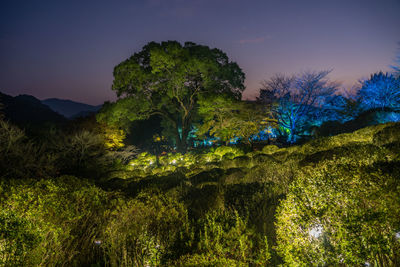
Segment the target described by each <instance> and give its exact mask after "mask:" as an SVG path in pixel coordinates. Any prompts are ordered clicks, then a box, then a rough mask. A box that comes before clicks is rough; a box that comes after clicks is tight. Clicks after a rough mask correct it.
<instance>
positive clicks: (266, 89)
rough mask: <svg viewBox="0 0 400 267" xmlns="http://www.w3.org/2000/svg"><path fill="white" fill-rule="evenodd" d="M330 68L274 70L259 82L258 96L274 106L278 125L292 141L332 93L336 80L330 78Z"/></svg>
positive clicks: (270, 105)
mask: <svg viewBox="0 0 400 267" xmlns="http://www.w3.org/2000/svg"><path fill="white" fill-rule="evenodd" d="M329 72H330V71H318V72H310V71H309V72H304V73H301V74H299V75H293V76H286V75H283V74H276V75H275V76H273V77H271V78H270V79H269V80H266V81H264V82H262V88H261V89H260V97H259V100H260V101H261V102H264V103H266V105H268V106H269V107H270V108H271V109H273V110H274V114H275V116H276V119H277V120H278V124H279V125H280V126H281V128H282V129H283V130H284V131H285V132H286V133H287V135H288V141H289V142H291V143H293V142H295V141H296V136H297V135H298V133H299V132H300V131H301V129H302V127H303V126H304V125H306V124H307V123H309V118H310V115H312V113H313V112H315V110H316V109H317V108H321V107H322V105H323V104H324V103H325V102H326V99H327V98H328V97H330V96H332V95H333V94H334V92H335V91H336V89H337V84H335V83H331V82H329V80H328V78H327V75H328V74H329Z"/></svg>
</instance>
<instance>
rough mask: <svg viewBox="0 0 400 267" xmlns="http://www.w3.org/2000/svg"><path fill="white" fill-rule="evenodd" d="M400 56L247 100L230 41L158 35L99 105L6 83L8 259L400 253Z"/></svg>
mask: <svg viewBox="0 0 400 267" xmlns="http://www.w3.org/2000/svg"><path fill="white" fill-rule="evenodd" d="M398 66H400V58H399V60H398V61H396V64H395V66H394V67H393V71H392V72H391V73H383V72H377V73H374V74H371V75H370V78H369V79H365V80H362V81H360V86H359V88H358V89H357V90H355V91H354V92H346V91H344V90H343V89H342V88H341V87H340V85H339V84H338V83H336V82H332V81H330V80H329V79H328V76H329V73H330V71H329V70H323V71H307V72H300V73H296V74H293V75H285V74H276V75H274V76H272V77H271V78H269V79H267V80H265V81H263V82H262V83H261V87H260V91H259V96H258V98H257V99H256V100H253V101H244V100H242V92H243V90H244V89H245V87H244V79H245V74H244V73H243V72H242V70H241V69H240V67H239V66H238V65H237V64H236V63H235V62H232V61H230V60H229V58H228V57H227V55H226V54H225V53H224V52H222V51H221V50H219V49H210V48H209V47H207V46H202V45H197V44H195V43H185V44H180V43H178V42H175V41H168V42H162V43H155V42H151V43H149V44H147V45H146V46H144V47H143V49H142V50H141V51H140V52H137V53H135V54H134V55H132V56H131V57H130V58H128V59H127V60H125V61H123V62H121V63H120V64H119V65H117V66H116V67H115V68H114V81H113V85H112V89H113V90H114V91H115V92H116V93H117V96H118V100H117V101H115V102H106V103H105V104H104V105H103V106H102V107H101V109H100V110H99V111H98V112H97V109H98V108H97V107H89V108H91V111H92V112H97V113H82V114H83V115H82V116H80V117H73V116H72V115H71V116H69V117H68V119H67V118H65V117H63V116H62V115H60V114H58V113H56V112H55V111H53V110H51V108H50V107H49V106H46V105H45V103H40V101H36V100H35V99H34V98H33V99H32V98H30V97H27V96H22V97H21V96H20V97H15V98H13V97H10V96H7V95H4V94H1V95H0V96H1V98H0V103H1V106H0V114H1V115H0V116H1V117H0V178H1V179H0V266H278V265H282V266H399V265H400V122H399V121H400V72H399V71H400V70H399V67H398ZM21 101H22V102H21ZM64 109H66V108H64ZM68 112H71V111H70V110H68ZM68 114H70V113H68ZM71 114H72V113H71Z"/></svg>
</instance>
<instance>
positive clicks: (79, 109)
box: [42, 98, 102, 119]
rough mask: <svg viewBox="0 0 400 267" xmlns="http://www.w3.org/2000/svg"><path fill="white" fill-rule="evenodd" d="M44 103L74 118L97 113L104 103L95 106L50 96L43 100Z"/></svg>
mask: <svg viewBox="0 0 400 267" xmlns="http://www.w3.org/2000/svg"><path fill="white" fill-rule="evenodd" d="M42 103H43V104H45V105H47V106H49V107H50V108H51V109H52V110H53V111H55V112H57V113H59V114H61V115H63V116H65V117H66V118H69V119H72V118H76V117H85V116H88V115H90V114H92V113H96V112H97V111H98V110H99V109H100V108H101V106H102V105H98V106H93V105H88V104H84V103H79V102H75V101H72V100H66V99H58V98H49V99H45V100H42Z"/></svg>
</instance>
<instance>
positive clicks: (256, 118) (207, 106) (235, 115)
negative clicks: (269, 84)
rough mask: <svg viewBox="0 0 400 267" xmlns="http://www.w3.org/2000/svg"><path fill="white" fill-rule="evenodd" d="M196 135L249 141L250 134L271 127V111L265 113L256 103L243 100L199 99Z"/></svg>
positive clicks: (227, 140) (222, 139)
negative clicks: (199, 119) (198, 118)
mask: <svg viewBox="0 0 400 267" xmlns="http://www.w3.org/2000/svg"><path fill="white" fill-rule="evenodd" d="M199 115H200V117H201V118H202V123H201V124H199V126H198V132H197V133H196V134H198V135H199V136H205V135H210V136H212V137H216V138H218V139H220V140H221V141H222V142H225V143H228V142H229V141H233V140H234V139H235V138H238V139H241V140H242V141H243V142H244V143H247V144H250V143H251V137H252V136H254V135H257V134H258V133H259V132H260V131H261V130H263V129H264V128H265V127H267V126H274V125H275V120H273V119H272V118H271V114H266V113H265V112H264V110H263V109H262V107H260V106H258V105H257V104H256V103H246V102H242V101H237V100H235V99H231V98H227V97H224V96H217V97H212V98H205V99H202V100H200V101H199Z"/></svg>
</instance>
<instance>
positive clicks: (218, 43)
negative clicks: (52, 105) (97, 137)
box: [0, 0, 400, 104]
mask: <svg viewBox="0 0 400 267" xmlns="http://www.w3.org/2000/svg"><path fill="white" fill-rule="evenodd" d="M164 40H178V41H181V42H184V41H193V42H196V43H200V44H205V45H208V46H210V47H217V48H220V49H222V50H223V51H224V52H226V53H227V54H228V56H229V58H230V59H232V60H233V61H236V62H237V63H238V64H239V66H240V67H241V68H242V69H243V71H244V72H245V73H246V87H247V89H246V91H245V93H244V97H246V98H249V97H250V98H251V97H254V96H256V95H257V93H258V89H259V84H260V81H262V80H264V79H267V78H268V77H270V76H272V75H273V74H274V73H277V72H281V73H288V74H289V73H295V72H300V71H304V70H322V69H333V71H332V73H331V75H330V78H331V79H332V80H337V81H341V82H343V84H344V85H345V86H346V87H351V86H352V85H354V84H356V83H357V81H358V80H359V79H360V78H363V77H368V76H369V75H370V74H371V73H373V72H376V71H379V70H383V71H388V70H389V67H388V66H389V65H390V64H392V62H393V60H394V58H395V55H396V52H397V49H398V48H399V45H398V42H399V41H400V0H262V1H252V0H247V1H245V0H242V1H239V0H108V1H105V0H104V1H102V0H80V1H75V0H52V1H42V0H26V1H21V0H2V1H1V2H0V70H1V71H0V91H2V92H4V93H6V94H11V95H17V94H32V95H34V96H36V97H38V98H40V99H44V98H49V97H58V98H66V99H71V100H75V101H81V102H85V103H89V104H101V103H103V101H105V100H114V99H115V93H114V92H113V91H112V90H111V83H112V79H113V77H112V70H113V67H114V66H115V65H116V64H118V63H119V62H121V61H122V60H124V59H126V58H127V57H129V56H130V55H131V54H133V53H134V52H137V51H139V50H140V49H141V48H142V47H143V46H144V45H145V44H146V43H148V42H149V41H164Z"/></svg>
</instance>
